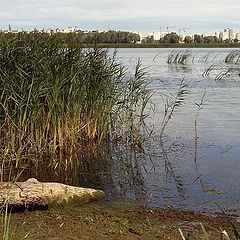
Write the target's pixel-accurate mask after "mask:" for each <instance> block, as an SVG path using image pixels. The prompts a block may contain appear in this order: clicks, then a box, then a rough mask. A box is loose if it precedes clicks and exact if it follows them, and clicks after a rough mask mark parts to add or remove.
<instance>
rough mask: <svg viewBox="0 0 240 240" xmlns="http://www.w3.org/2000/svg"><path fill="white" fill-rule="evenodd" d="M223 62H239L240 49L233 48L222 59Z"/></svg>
mask: <svg viewBox="0 0 240 240" xmlns="http://www.w3.org/2000/svg"><path fill="white" fill-rule="evenodd" d="M224 62H225V63H228V64H240V51H239V50H233V51H231V52H230V53H228V54H227V56H226V57H225V59H224Z"/></svg>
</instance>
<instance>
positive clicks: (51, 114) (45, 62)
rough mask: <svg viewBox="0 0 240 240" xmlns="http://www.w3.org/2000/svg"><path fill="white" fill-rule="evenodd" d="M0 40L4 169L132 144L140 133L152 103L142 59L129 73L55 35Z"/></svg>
mask: <svg viewBox="0 0 240 240" xmlns="http://www.w3.org/2000/svg"><path fill="white" fill-rule="evenodd" d="M0 38H1V41H0V124H1V125H0V126H1V129H0V152H1V154H0V158H1V163H2V171H3V170H4V167H3V166H5V165H4V163H5V162H6V161H7V162H9V161H10V162H14V164H15V166H17V165H18V163H19V161H22V160H26V159H28V160H29V159H38V158H39V157H43V158H46V159H51V158H60V159H61V158H64V157H65V156H66V155H69V156H71V155H72V154H73V153H74V152H75V151H77V150H78V149H84V146H86V144H87V145H88V144H91V143H94V144H96V143H97V144H105V143H106V142H109V141H112V140H114V139H116V138H117V139H121V140H125V141H127V142H128V143H131V144H132V143H134V141H135V140H136V138H134V136H139V135H140V130H139V129H140V125H141V123H142V122H143V120H144V117H145V115H144V109H145V107H146V104H147V102H148V100H149V96H148V94H147V91H146V79H145V72H144V71H143V69H142V68H141V62H140V61H139V62H138V64H137V66H136V71H135V74H134V75H133V76H128V75H127V74H126V72H125V71H124V68H123V67H122V66H121V64H119V63H118V62H117V61H116V59H115V54H112V55H111V54H110V53H109V52H108V50H106V49H98V48H93V49H83V48H81V47H80V46H79V45H78V44H76V42H74V41H71V39H69V40H68V44H66V43H64V42H63V41H62V40H61V39H59V38H58V37H57V35H53V36H49V35H45V34H37V33H33V34H18V35H16V36H13V35H5V36H3V35H1V36H0ZM139 139H140V138H139Z"/></svg>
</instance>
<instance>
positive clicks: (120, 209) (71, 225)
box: [1, 200, 237, 240]
mask: <svg viewBox="0 0 240 240" xmlns="http://www.w3.org/2000/svg"><path fill="white" fill-rule="evenodd" d="M2 218H4V216H2ZM231 222H234V223H236V224H237V221H236V219H235V218H232V217H226V216H220V215H206V214H199V213H194V212H191V211H179V210H176V209H174V210H173V209H171V210H170V209H169V210H167V209H150V208H144V207H142V206H139V205H138V204H136V202H131V201H123V200H121V201H114V202H108V201H102V202H93V203H90V204H86V205H78V204H75V205H68V206H65V207H56V208H52V209H50V210H47V211H34V212H28V211H25V212H22V213H15V214H12V215H11V223H10V231H13V238H12V239H23V237H24V236H26V235H27V237H26V239H35V240H38V239H54V240H55V239H58V240H63V239H98V240H101V239H146V240H148V239H149V240H150V239H172V240H174V239H181V235H180V232H179V229H181V231H182V232H183V233H184V235H185V236H187V234H190V235H193V236H195V237H197V239H201V238H202V237H203V236H204V235H203V232H202V230H201V225H200V223H202V224H203V225H204V227H205V228H206V230H207V231H208V232H209V234H211V237H212V236H213V237H215V238H214V239H220V238H218V236H219V232H217V230H220V228H222V229H224V230H226V231H227V233H228V234H229V236H230V237H231V236H232V230H233V228H232V225H231V224H232V223H231ZM214 229H216V230H214ZM1 231H2V229H1Z"/></svg>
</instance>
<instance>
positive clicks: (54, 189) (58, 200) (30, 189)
mask: <svg viewBox="0 0 240 240" xmlns="http://www.w3.org/2000/svg"><path fill="white" fill-rule="evenodd" d="M104 197H105V194H104V192H103V191H101V190H95V189H91V188H81V187H73V186H69V185H65V184H62V183H54V182H39V181H38V180H37V179H35V178H30V179H28V180H27V181H26V182H15V183H8V182H2V183H0V204H2V206H4V205H7V206H9V207H11V208H24V209H25V208H31V209H33V208H34V209H35V208H36V209H37V208H38V207H39V206H40V208H41V207H43V208H46V209H47V208H48V206H50V205H58V204H60V205H62V204H66V203H71V202H76V203H87V202H90V201H93V200H99V199H102V198H104Z"/></svg>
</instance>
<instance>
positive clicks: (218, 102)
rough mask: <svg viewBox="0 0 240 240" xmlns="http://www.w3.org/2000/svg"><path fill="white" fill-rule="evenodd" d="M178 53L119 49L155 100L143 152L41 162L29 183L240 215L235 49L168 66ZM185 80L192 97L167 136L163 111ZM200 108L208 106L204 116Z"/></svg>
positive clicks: (239, 92)
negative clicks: (232, 59)
mask: <svg viewBox="0 0 240 240" xmlns="http://www.w3.org/2000/svg"><path fill="white" fill-rule="evenodd" d="M171 51H172V49H153V48H151V49H146V48H144V49H141V48H138V49H118V54H117V58H118V60H119V61H120V62H122V64H123V65H124V66H126V68H127V71H128V72H129V74H133V71H134V66H135V65H136V63H137V61H138V59H141V61H142V67H144V68H145V71H146V72H147V75H146V80H147V82H148V86H147V88H148V91H149V93H153V96H152V98H151V104H149V106H148V109H147V112H148V114H149V117H148V118H147V119H146V124H147V127H148V133H151V134H150V135H149V134H146V141H145V143H144V153H138V152H131V151H128V150H126V148H124V147H123V146H118V147H117V146H115V145H112V146H109V147H108V148H107V149H104V150H102V149H100V150H99V149H97V147H96V149H91V150H90V151H87V149H84V151H83V152H82V153H81V154H78V155H77V161H74V160H71V161H69V162H68V163H64V162H63V163H61V164H62V165H61V166H62V167H60V168H59V167H58V166H59V165H60V163H58V162H57V161H53V164H52V165H51V164H49V166H47V167H46V162H45V161H39V162H37V164H35V166H34V167H30V168H28V169H27V170H26V171H24V172H23V179H24V178H28V177H36V178H37V179H38V180H41V181H59V182H64V183H67V184H73V185H80V186H86V187H95V188H100V189H103V190H104V191H105V192H106V193H107V196H108V198H109V199H114V198H130V199H134V200H135V199H136V200H140V201H141V202H142V203H143V204H144V205H145V206H148V207H154V208H179V209H185V210H193V211H200V212H219V211H221V210H220V208H223V209H224V210H225V211H226V212H228V213H232V214H236V215H240V187H239V183H240V138H239V136H240V77H239V75H238V74H239V72H240V71H239V70H238V66H240V65H239V64H234V63H233V62H230V63H225V62H224V59H225V58H226V56H227V55H228V53H229V52H231V51H234V49H222V48H221V49H216V48H211V49H204V48H201V49H191V50H189V51H190V52H188V54H189V57H188V59H187V62H186V64H174V63H172V64H167V60H168V57H169V55H170V53H171ZM176 51H178V50H176ZM179 51H186V50H184V49H179ZM235 60H236V59H235ZM211 66H212V69H213V70H211V71H208V72H206V69H209V67H211ZM229 69H235V70H236V71H233V72H232V71H230V70H229ZM228 70H229V71H228ZM236 72H237V73H238V74H236ZM182 80H183V81H184V83H185V84H186V87H185V89H186V90H187V91H188V93H187V94H186V95H185V96H184V100H183V104H182V106H181V107H180V108H178V109H176V111H174V115H173V117H172V118H171V119H170V120H169V122H168V124H167V125H166V128H165V131H164V134H163V136H162V137H160V126H161V123H162V119H163V115H164V106H165V104H166V102H167V100H171V99H173V98H175V96H176V93H177V91H178V88H179V85H180V82H181V81H182ZM203 95H204V98H203ZM202 98H203V104H202V105H201V104H200V103H201V99H202ZM196 103H197V104H198V105H200V106H201V107H202V108H201V110H200V111H199V113H198V116H197V112H198V110H199V107H198V105H197V104H196ZM196 116H197V118H196ZM195 120H196V128H195ZM196 133H197V137H196Z"/></svg>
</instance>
